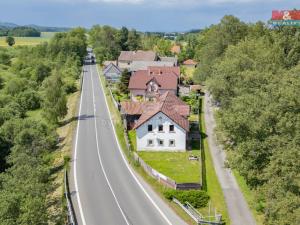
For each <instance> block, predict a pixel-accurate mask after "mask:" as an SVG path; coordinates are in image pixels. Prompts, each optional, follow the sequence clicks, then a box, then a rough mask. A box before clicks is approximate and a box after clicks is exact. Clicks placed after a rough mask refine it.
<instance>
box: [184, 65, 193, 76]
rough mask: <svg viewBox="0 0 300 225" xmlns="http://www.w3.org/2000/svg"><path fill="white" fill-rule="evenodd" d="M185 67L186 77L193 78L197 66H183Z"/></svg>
mask: <svg viewBox="0 0 300 225" xmlns="http://www.w3.org/2000/svg"><path fill="white" fill-rule="evenodd" d="M182 67H183V70H184V72H185V74H184V75H185V76H186V77H189V78H193V74H194V72H195V68H192V67H188V66H182Z"/></svg>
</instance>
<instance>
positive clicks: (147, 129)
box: [147, 124, 153, 133]
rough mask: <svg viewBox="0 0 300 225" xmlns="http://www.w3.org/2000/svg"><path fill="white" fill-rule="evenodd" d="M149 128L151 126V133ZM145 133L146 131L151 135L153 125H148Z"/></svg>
mask: <svg viewBox="0 0 300 225" xmlns="http://www.w3.org/2000/svg"><path fill="white" fill-rule="evenodd" d="M149 126H151V128H152V130H151V131H150V130H149ZM147 131H148V132H150V133H152V132H153V125H152V124H148V126H147Z"/></svg>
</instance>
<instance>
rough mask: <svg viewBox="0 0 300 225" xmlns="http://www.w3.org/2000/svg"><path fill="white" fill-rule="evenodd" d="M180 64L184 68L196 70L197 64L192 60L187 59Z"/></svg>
mask: <svg viewBox="0 0 300 225" xmlns="http://www.w3.org/2000/svg"><path fill="white" fill-rule="evenodd" d="M182 64H183V65H184V66H186V67H191V68H196V66H197V64H198V63H197V62H196V61H195V60H193V59H188V60H185V61H184V62H183V63H182Z"/></svg>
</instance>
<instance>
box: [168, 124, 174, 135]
mask: <svg viewBox="0 0 300 225" xmlns="http://www.w3.org/2000/svg"><path fill="white" fill-rule="evenodd" d="M171 126H173V130H171V129H170V128H171ZM169 132H170V133H175V125H174V124H170V125H169Z"/></svg>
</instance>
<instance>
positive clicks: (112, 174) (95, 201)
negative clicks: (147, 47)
mask: <svg viewBox="0 0 300 225" xmlns="http://www.w3.org/2000/svg"><path fill="white" fill-rule="evenodd" d="M71 167H72V171H71V176H70V189H71V194H72V202H73V204H74V208H75V213H76V217H77V221H78V224H81V225H160V224H161V225H171V224H174V225H184V224H185V222H184V221H182V220H181V219H180V218H179V217H178V216H177V215H176V214H175V213H174V212H173V211H172V210H171V209H170V208H169V207H168V205H167V204H166V203H165V202H164V201H163V200H162V199H160V197H159V196H158V195H157V194H156V193H155V192H154V191H153V190H152V189H151V188H150V187H149V185H148V184H147V183H145V182H144V181H143V179H142V178H141V177H140V176H139V175H138V174H136V173H135V172H134V171H133V170H132V168H131V167H130V165H128V163H127V161H126V159H125V157H124V155H123V153H122V151H121V150H120V147H119V145H118V142H117V139H116V137H115V134H114V129H113V126H112V122H111V118H110V114H109V110H108V108H107V104H106V100H105V96H104V92H103V89H102V85H101V82H100V79H99V74H98V71H97V67H96V65H86V66H84V74H83V86H82V93H81V99H80V106H79V115H78V125H77V130H76V134H75V139H74V150H73V157H72V166H71Z"/></svg>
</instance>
